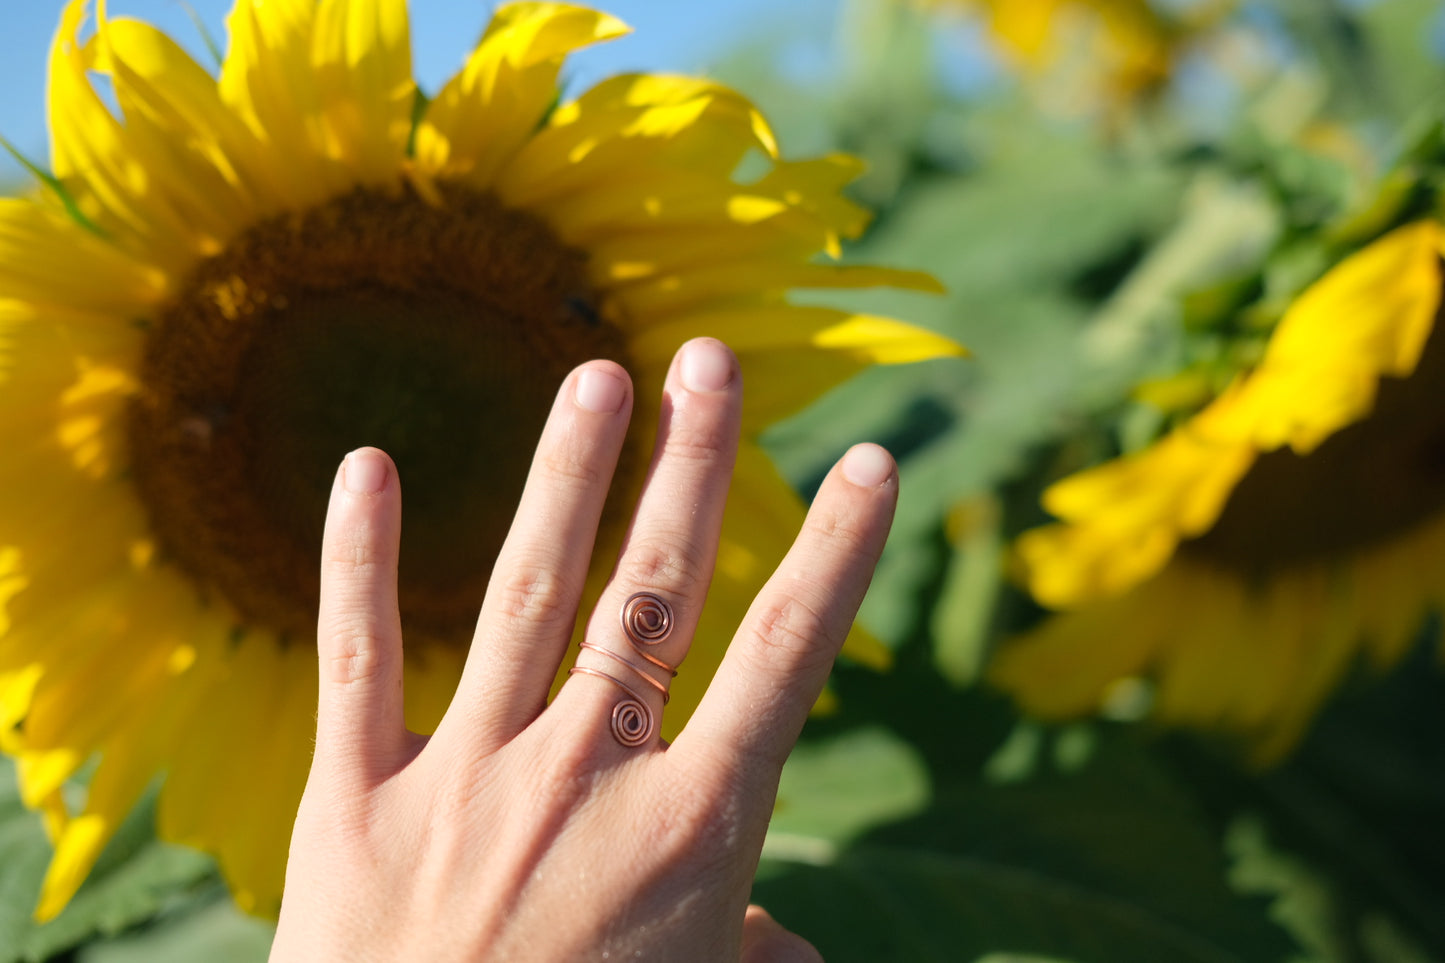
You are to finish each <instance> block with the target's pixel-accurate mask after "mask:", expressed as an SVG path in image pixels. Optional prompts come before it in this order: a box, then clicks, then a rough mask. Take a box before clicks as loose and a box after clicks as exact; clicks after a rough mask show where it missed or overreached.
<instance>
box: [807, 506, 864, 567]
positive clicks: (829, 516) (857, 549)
mask: <svg viewBox="0 0 1445 963" xmlns="http://www.w3.org/2000/svg"><path fill="white" fill-rule="evenodd" d="M807 525H808V527H809V528H811V529H812V530H813V532H814V533H815V534H816V535H817V536H819V537H820V538H821V539H822V540H823V541H825V542H827V543H828V546H829V551H830V552H833V553H841V554H843V555H845V556H848V557H849V558H852V557H856V556H863V555H866V554H869V553H868V546H869V544H870V541H871V535H872V532H871V531H870V530H869V528H868V527H867V526H865V525H864V524H863V519H861V518H859V516H858V513H857V512H853V511H836V510H835V511H826V512H822V513H820V514H819V515H818V516H817V517H816V518H810V519H809V520H808V522H807Z"/></svg>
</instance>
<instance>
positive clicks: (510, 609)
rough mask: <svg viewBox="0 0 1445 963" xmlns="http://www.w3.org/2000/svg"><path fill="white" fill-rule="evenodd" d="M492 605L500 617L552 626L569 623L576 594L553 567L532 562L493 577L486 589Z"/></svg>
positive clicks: (495, 574) (519, 564) (522, 563)
mask: <svg viewBox="0 0 1445 963" xmlns="http://www.w3.org/2000/svg"><path fill="white" fill-rule="evenodd" d="M488 592H489V593H490V594H491V596H492V600H491V603H490V604H491V605H492V607H493V611H495V612H496V613H497V614H498V615H500V616H501V617H503V618H505V619H508V620H512V621H518V622H529V623H538V622H540V623H543V624H546V625H554V624H556V623H557V622H561V621H566V620H570V619H571V618H572V615H573V609H574V607H575V606H576V604H577V603H576V593H575V592H573V591H572V587H571V586H570V585H568V584H567V582H566V580H564V579H563V578H561V577H560V576H558V574H557V572H556V569H555V567H554V566H552V565H550V564H547V563H542V562H535V561H522V562H519V563H515V564H511V565H508V566H507V568H506V570H505V571H498V572H495V573H493V575H492V582H491V585H490V587H489V588H488Z"/></svg>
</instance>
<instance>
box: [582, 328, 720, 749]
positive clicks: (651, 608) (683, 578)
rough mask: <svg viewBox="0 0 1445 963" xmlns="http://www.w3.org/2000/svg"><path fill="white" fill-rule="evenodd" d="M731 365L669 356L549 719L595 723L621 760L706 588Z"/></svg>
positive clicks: (701, 342) (675, 659) (662, 688)
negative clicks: (622, 532)
mask: <svg viewBox="0 0 1445 963" xmlns="http://www.w3.org/2000/svg"><path fill="white" fill-rule="evenodd" d="M741 380H742V379H741V376H740V373H739V371H738V365H737V359H736V358H734V357H733V355H732V352H730V351H729V350H728V349H727V348H726V347H725V346H724V345H723V344H722V343H721V342H719V341H716V340H713V339H711V338H698V339H696V340H693V341H689V342H688V343H687V344H685V345H683V347H682V348H681V350H679V351H678V353H677V356H676V357H675V358H674V359H673V363H672V367H671V369H670V370H669V371H668V375H667V382H666V384H665V386H664V389H663V396H662V414H661V418H660V420H659V425H658V435H657V445H656V447H655V449H654V451H653V457H652V464H651V465H650V466H649V468H648V474H647V479H646V481H645V482H644V484H643V491H642V496H641V498H640V499H639V501H638V505H637V510H636V512H635V513H634V514H633V517H632V523H631V525H630V526H629V528H628V530H627V534H626V536H625V537H624V539H623V543H622V549H621V551H620V553H619V556H618V560H617V566H616V569H615V570H614V572H613V575H612V578H611V580H610V581H609V582H608V585H607V588H606V589H605V590H604V591H603V593H602V597H601V599H600V600H599V601H598V604H597V608H596V609H595V610H594V612H593V615H592V619H591V621H590V622H589V624H588V626H587V631H586V633H585V637H584V641H583V643H582V645H583V648H582V651H581V652H580V653H579V654H578V657H577V665H576V667H575V668H574V670H573V672H574V675H573V678H572V679H571V680H569V682H568V684H567V685H566V686H564V687H563V689H562V692H561V693H560V694H559V695H558V698H557V703H556V706H555V708H557V709H558V710H559V712H560V713H561V714H562V715H563V716H565V717H566V718H576V716H575V715H574V713H582V714H583V715H584V717H593V718H598V719H599V725H598V727H597V731H598V734H599V736H601V735H603V734H604V733H605V734H606V735H605V738H606V739H607V740H608V741H609V742H613V743H616V744H619V745H621V746H622V747H625V748H631V747H634V746H643V745H657V744H658V729H659V722H660V719H661V712H662V707H663V704H664V703H665V702H666V699H667V688H668V684H669V683H670V682H671V677H672V675H673V674H675V671H676V669H677V666H678V664H679V663H680V662H681V661H682V659H683V657H684V656H685V655H686V653H687V648H688V645H689V643H690V642H691V639H692V635H693V631H694V629H695V628H696V626H697V620H698V613H699V612H700V610H701V609H702V604H703V600H704V599H705V597H706V596H707V588H708V584H709V582H711V580H712V571H713V561H714V558H715V557H716V554H717V542H718V530H719V528H720V527H721V524H722V514H723V508H724V505H725V504H726V501H727V492H728V483H729V480H730V479H731V478H732V468H733V461H734V459H735V458H736V455H737V444H738V426H739V421H740V418H741V408H742V383H741Z"/></svg>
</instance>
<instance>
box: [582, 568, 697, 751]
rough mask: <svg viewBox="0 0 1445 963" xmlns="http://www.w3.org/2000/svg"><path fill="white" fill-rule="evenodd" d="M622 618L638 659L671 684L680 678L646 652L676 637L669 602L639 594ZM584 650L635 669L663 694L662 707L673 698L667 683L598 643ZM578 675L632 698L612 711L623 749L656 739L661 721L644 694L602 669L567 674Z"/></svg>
mask: <svg viewBox="0 0 1445 963" xmlns="http://www.w3.org/2000/svg"><path fill="white" fill-rule="evenodd" d="M620 614H621V621H622V635H623V638H625V639H626V640H627V644H628V645H629V646H631V647H632V651H634V652H636V653H637V655H638V657H639V658H641V659H642V660H643V661H645V662H646V663H647V664H648V665H651V666H654V667H656V668H659V669H661V670H662V671H664V672H666V673H667V674H668V679H669V680H671V679H672V678H675V677H676V676H677V667H676V666H672V665H668V664H667V663H666V662H664V661H662V660H661V659H659V658H658V657H657V656H655V655H653V654H652V653H650V652H648V651H646V649H645V648H644V646H651V645H658V644H660V643H661V642H663V640H665V639H666V638H667V637H668V636H669V635H671V634H672V627H673V615H672V606H671V605H668V604H667V601H666V600H665V599H663V598H662V597H661V596H659V595H654V594H653V593H651V592H635V593H633V594H632V595H630V596H629V597H628V598H627V601H625V602H623V603H622V611H621V613H620ZM581 646H582V648H584V649H590V650H592V651H593V652H597V653H600V654H602V655H605V656H607V658H609V659H611V660H613V661H614V662H617V663H619V664H621V665H624V666H626V667H627V668H629V669H631V670H632V671H633V673H635V674H636V675H638V676H639V677H641V678H642V681H644V682H646V683H647V684H648V685H650V686H652V687H653V688H654V689H656V690H657V691H658V692H660V693H662V704H663V705H667V702H668V699H669V698H671V693H669V692H668V684H667V682H663V681H661V680H659V679H657V678H656V677H655V676H653V674H652V673H651V672H648V671H647V670H646V669H645V668H644V667H642V666H640V665H638V664H637V663H636V662H633V661H632V660H631V659H629V658H627V657H626V656H623V655H618V654H617V653H616V652H613V651H611V650H609V649H604V648H602V647H601V646H600V645H597V644H596V643H593V642H588V641H586V640H583V641H582V643H581ZM575 672H580V673H582V674H583V675H590V676H595V677H597V678H599V679H606V680H607V681H608V682H611V683H613V684H615V685H617V686H618V687H620V688H621V689H622V690H623V691H624V692H626V693H627V695H628V698H626V699H623V700H622V701H621V702H619V703H617V704H616V705H615V706H613V708H612V737H613V738H614V739H616V740H617V741H618V742H619V743H620V744H622V745H623V746H626V747H628V748H634V747H636V746H640V745H642V744H643V743H645V742H646V741H647V740H648V739H650V738H651V737H652V733H653V732H654V731H655V730H656V729H657V720H656V719H655V718H654V715H653V712H652V709H651V708H649V707H648V705H647V700H645V699H644V698H643V697H642V693H640V692H638V691H637V690H636V689H634V688H633V687H632V686H630V685H628V684H627V683H626V682H624V681H623V680H622V679H619V678H618V677H617V676H615V675H613V674H612V673H610V672H604V671H602V670H601V669H591V668H588V667H587V666H581V665H574V666H573V667H572V668H571V669H569V670H568V671H567V674H568V675H572V674H573V673H575Z"/></svg>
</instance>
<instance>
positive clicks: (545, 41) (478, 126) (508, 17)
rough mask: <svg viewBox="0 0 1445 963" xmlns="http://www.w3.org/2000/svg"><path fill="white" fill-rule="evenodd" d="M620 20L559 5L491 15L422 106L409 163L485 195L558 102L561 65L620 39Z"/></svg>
mask: <svg viewBox="0 0 1445 963" xmlns="http://www.w3.org/2000/svg"><path fill="white" fill-rule="evenodd" d="M628 29H629V28H628V27H627V25H626V24H624V23H623V22H622V21H620V20H617V19H616V18H614V17H609V16H607V15H606V14H603V13H599V12H597V11H595V10H588V9H586V8H585V7H574V6H571V5H569V4H563V3H514V4H509V5H508V6H505V7H503V8H501V9H500V10H498V11H497V14H496V16H495V17H494V18H493V20H492V22H491V24H490V25H489V26H488V28H487V32H486V35H485V36H484V37H483V38H482V42H481V44H479V45H478V46H477V49H476V50H475V51H473V53H472V55H471V57H470V58H469V59H468V60H467V63H466V66H464V67H463V68H462V69H461V71H460V72H459V73H458V74H457V75H456V76H455V77H453V78H452V79H451V80H449V81H448V82H447V84H446V86H445V87H443V88H442V90H441V92H440V93H438V94H437V96H436V97H435V98H434V99H433V100H432V102H431V104H430V105H428V107H427V111H426V116H425V117H424V118H423V120H422V122H421V124H420V125H419V126H418V127H417V132H416V160H417V164H418V165H419V167H420V168H421V169H422V170H423V171H425V172H426V173H428V174H431V175H433V176H437V175H442V174H446V175H452V176H457V177H461V178H463V179H464V180H465V181H466V182H467V183H469V184H471V185H472V186H474V187H476V188H478V189H483V190H484V189H486V188H487V187H489V186H490V185H491V182H492V179H493V178H494V177H495V176H496V173H497V171H498V170H500V169H501V168H502V166H503V165H504V164H506V163H507V161H508V160H509V159H510V158H511V157H512V155H513V154H515V153H516V152H517V151H518V150H519V149H521V147H522V146H523V144H525V143H526V141H527V139H528V138H529V137H530V136H531V135H532V133H533V131H535V130H536V128H537V125H538V124H539V123H541V121H542V119H543V117H544V116H545V115H546V113H547V110H548V109H549V108H550V107H551V106H552V104H553V103H554V102H555V101H556V99H557V74H558V72H559V71H560V70H561V67H562V61H563V59H564V58H565V57H566V56H567V54H569V53H571V52H572V51H574V50H577V49H578V48H581V47H585V46H587V45H588V44H593V43H597V42H600V41H603V40H610V39H612V38H614V37H620V36H622V35H623V34H625V33H627V32H628Z"/></svg>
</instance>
